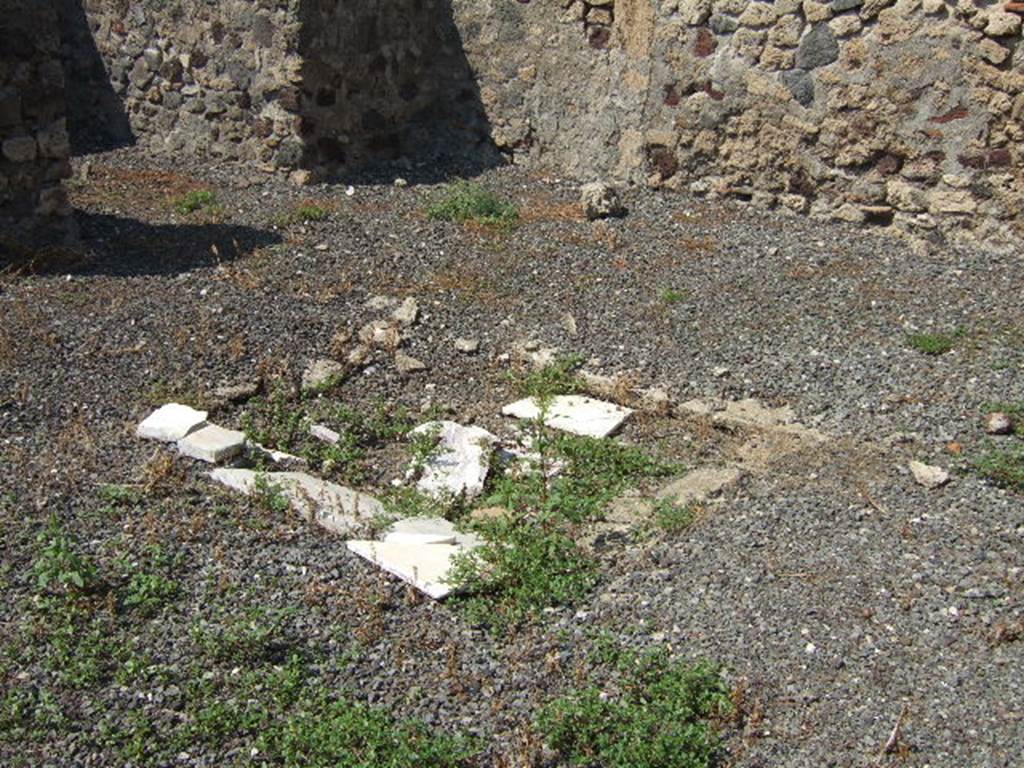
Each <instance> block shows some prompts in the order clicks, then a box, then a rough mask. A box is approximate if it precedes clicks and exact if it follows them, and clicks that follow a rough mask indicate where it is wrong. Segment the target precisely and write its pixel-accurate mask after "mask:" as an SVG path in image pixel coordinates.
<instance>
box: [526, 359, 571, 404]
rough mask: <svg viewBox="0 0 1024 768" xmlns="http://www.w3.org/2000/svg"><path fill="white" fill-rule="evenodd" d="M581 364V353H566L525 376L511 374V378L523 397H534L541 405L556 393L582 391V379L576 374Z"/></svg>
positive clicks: (569, 393)
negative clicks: (566, 354)
mask: <svg viewBox="0 0 1024 768" xmlns="http://www.w3.org/2000/svg"><path fill="white" fill-rule="evenodd" d="M582 364H583V356H582V355H568V356H566V357H562V358H559V359H558V360H555V361H554V362H552V363H549V364H548V365H545V366H544V367H543V368H541V369H540V370H537V371H531V372H530V373H528V374H526V375H525V376H518V377H516V376H515V374H513V380H514V382H515V384H516V388H517V389H518V390H519V392H520V394H521V395H522V396H523V397H535V398H537V400H539V401H541V404H542V405H543V403H544V401H547V400H550V399H551V398H553V397H555V396H557V395H572V394H575V393H577V392H581V391H583V381H582V380H581V379H580V377H579V375H578V371H579V368H580V366H581V365H582Z"/></svg>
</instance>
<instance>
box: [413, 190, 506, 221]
mask: <svg viewBox="0 0 1024 768" xmlns="http://www.w3.org/2000/svg"><path fill="white" fill-rule="evenodd" d="M427 215H428V216H429V217H430V218H431V219H437V220H439V221H457V222H467V221H471V222H475V223H478V224H497V225H502V224H503V225H510V224H512V223H514V222H515V221H516V220H517V219H518V218H519V211H518V209H517V208H516V206H515V205H513V204H512V203H510V202H508V201H506V200H503V199H502V198H500V197H498V196H497V195H496V194H494V193H493V192H491V191H490V190H488V189H485V188H484V187H481V186H480V185H479V184H473V183H471V182H468V181H464V180H460V181H456V182H454V183H453V184H450V185H448V188H447V190H446V191H445V194H444V196H443V197H442V198H440V199H439V200H437V201H436V202H435V203H433V204H432V205H431V206H430V207H429V208H428V209H427Z"/></svg>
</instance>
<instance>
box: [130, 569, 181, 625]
mask: <svg viewBox="0 0 1024 768" xmlns="http://www.w3.org/2000/svg"><path fill="white" fill-rule="evenodd" d="M178 591H179V590H178V585H177V584H176V583H174V582H173V581H171V580H170V579H168V578H167V577H166V576H163V575H162V574H159V573H141V572H140V573H135V574H133V575H132V578H131V581H129V582H128V587H127V590H126V593H125V597H124V604H125V605H126V606H128V607H131V608H136V609H138V611H139V612H140V613H142V614H143V615H144V616H152V615H154V614H156V613H157V612H158V611H159V610H160V608H162V607H163V606H164V605H166V604H167V603H169V602H171V601H172V600H174V598H175V597H177V596H178Z"/></svg>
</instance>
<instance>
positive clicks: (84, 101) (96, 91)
mask: <svg viewBox="0 0 1024 768" xmlns="http://www.w3.org/2000/svg"><path fill="white" fill-rule="evenodd" d="M84 2H85V0H57V1H56V3H55V6H56V7H57V9H58V13H59V14H60V30H61V60H62V62H63V64H64V79H65V82H66V84H67V87H66V101H67V119H68V133H69V134H70V136H71V151H72V152H73V153H74V154H76V155H81V154H86V153H89V152H102V151H104V150H108V149H116V148H117V147H124V146H128V145H131V144H134V143H135V137H134V135H133V134H132V128H131V123H130V122H129V121H128V115H127V113H126V112H125V109H124V104H123V103H122V101H121V99H120V97H118V95H117V93H115V91H114V88H113V86H112V85H111V83H110V76H109V75H108V73H107V69H106V66H105V65H104V63H103V58H102V57H101V56H100V53H99V51H98V50H97V48H96V43H95V41H94V39H93V34H92V30H91V29H90V27H89V20H88V18H87V17H86V14H85V8H84V7H83V4H84Z"/></svg>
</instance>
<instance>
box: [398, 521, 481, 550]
mask: <svg viewBox="0 0 1024 768" xmlns="http://www.w3.org/2000/svg"><path fill="white" fill-rule="evenodd" d="M428 539H436V540H437V543H439V544H445V543H451V544H458V545H459V546H462V547H466V548H467V549H472V548H473V547H479V546H480V545H481V544H483V539H481V538H480V537H479V536H477V535H476V534H475V533H464V532H462V531H460V530H458V529H457V528H456V527H455V524H454V523H452V522H451V521H450V520H445V519H444V518H443V517H406V518H403V519H402V520H398V521H396V522H394V523H392V524H391V525H390V526H389V527H388V529H387V530H386V531H385V532H384V541H402V540H408V541H416V540H418V541H421V542H423V543H426V542H427V540H428Z"/></svg>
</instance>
